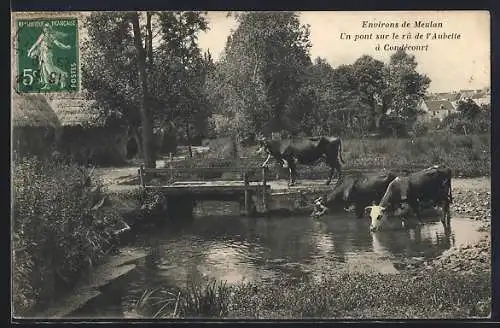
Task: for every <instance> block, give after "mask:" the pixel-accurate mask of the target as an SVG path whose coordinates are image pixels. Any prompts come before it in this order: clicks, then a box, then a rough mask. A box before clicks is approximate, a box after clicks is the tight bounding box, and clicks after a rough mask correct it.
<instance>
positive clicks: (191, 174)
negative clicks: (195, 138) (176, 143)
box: [138, 165, 269, 186]
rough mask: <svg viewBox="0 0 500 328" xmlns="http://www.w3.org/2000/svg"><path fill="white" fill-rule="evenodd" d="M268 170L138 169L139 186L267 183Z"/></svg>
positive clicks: (210, 168)
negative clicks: (197, 183)
mask: <svg viewBox="0 0 500 328" xmlns="http://www.w3.org/2000/svg"><path fill="white" fill-rule="evenodd" d="M268 171H269V169H268V168H267V167H266V168H262V167H251V168H249V167H166V168H157V169H156V168H155V169H151V168H144V166H142V165H141V167H140V168H139V169H138V175H139V180H140V184H141V185H142V186H146V185H169V184H173V183H175V182H183V181H239V182H241V183H242V184H243V183H245V182H246V183H250V182H263V181H267V180H268V179H267V176H268V175H269V173H268Z"/></svg>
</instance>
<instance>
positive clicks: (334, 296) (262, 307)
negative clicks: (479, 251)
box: [140, 270, 491, 319]
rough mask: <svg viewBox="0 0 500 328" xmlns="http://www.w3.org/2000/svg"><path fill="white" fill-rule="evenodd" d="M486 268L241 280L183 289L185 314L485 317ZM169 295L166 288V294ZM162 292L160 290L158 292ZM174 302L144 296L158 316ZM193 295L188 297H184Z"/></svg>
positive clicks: (145, 303) (488, 292)
mask: <svg viewBox="0 0 500 328" xmlns="http://www.w3.org/2000/svg"><path fill="white" fill-rule="evenodd" d="M490 289H491V284H490V278H489V273H488V272H482V273H479V274H462V273H456V272H451V271H437V270H431V271H430V272H426V273H425V274H421V275H419V276H410V275H409V274H406V273H401V274H379V273H375V272H363V273H360V272H348V271H344V272H338V273H333V274H331V275H330V276H328V277H326V278H324V279H322V280H321V281H315V280H312V279H303V280H302V281H300V282H291V281H288V280H281V281H279V282H277V283H276V282H275V283H272V284H264V283H263V284H260V285H256V284H252V283H241V284H239V285H235V286H229V287H228V286H224V285H219V286H217V285H216V284H215V283H210V284H207V285H205V287H201V288H200V289H199V290H200V291H201V292H198V293H191V292H190V291H189V289H187V290H186V291H180V292H179V295H185V296H184V298H183V299H184V302H183V303H182V302H181V303H180V304H182V306H180V308H181V310H180V311H179V312H177V315H178V316H181V317H225V318H248V319H262V318H267V319H272V318H282V319H283V318H292V319H300V318H348V317H352V318H376V317H378V318H452V317H460V318H466V317H471V316H487V315H488V314H489V310H490V309H489V306H488V305H489V304H491V290H490ZM164 293H165V292H164ZM158 295H159V294H158ZM169 295H170V296H169V297H170V298H169V299H168V302H170V303H169V304H170V305H169V306H168V307H165V306H162V305H161V304H163V305H164V304H166V303H167V300H164V302H163V303H161V302H160V303H158V302H159V300H158V298H154V297H151V296H150V297H149V299H144V298H143V299H142V302H141V308H140V311H142V313H143V315H145V316H150V315H148V313H147V311H145V309H147V308H150V311H149V313H156V314H155V317H171V316H172V313H173V308H174V307H175V302H174V299H175V297H174V296H175V293H173V292H171V293H170V294H169ZM186 295H190V296H186Z"/></svg>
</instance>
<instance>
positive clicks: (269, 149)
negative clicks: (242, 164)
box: [257, 137, 344, 185]
mask: <svg viewBox="0 0 500 328" xmlns="http://www.w3.org/2000/svg"><path fill="white" fill-rule="evenodd" d="M258 142H259V149H258V150H257V153H262V152H265V153H267V159H266V160H265V161H264V163H263V164H262V166H266V165H267V164H268V163H269V160H270V159H271V157H274V159H275V160H276V161H277V162H278V164H279V165H280V167H283V166H285V165H287V166H288V171H289V172H290V177H289V185H294V184H295V182H296V178H297V164H304V165H315V164H316V163H318V162H319V160H324V161H325V162H326V163H327V164H328V166H330V172H329V175H328V179H327V181H326V184H327V185H328V184H330V183H331V181H332V178H333V173H334V172H335V170H336V171H337V172H338V179H339V181H340V179H341V164H344V160H343V159H342V141H341V139H340V138H337V137H311V138H304V139H299V140H267V139H265V138H260V139H259V140H258Z"/></svg>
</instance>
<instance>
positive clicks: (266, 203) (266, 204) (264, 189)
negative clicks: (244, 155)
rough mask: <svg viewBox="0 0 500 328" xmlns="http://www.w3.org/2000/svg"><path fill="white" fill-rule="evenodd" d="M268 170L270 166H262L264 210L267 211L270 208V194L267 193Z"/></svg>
mask: <svg viewBox="0 0 500 328" xmlns="http://www.w3.org/2000/svg"><path fill="white" fill-rule="evenodd" d="M267 172H268V167H267V166H264V167H262V205H263V207H264V211H265V212H267V211H268V210H269V208H268V195H267Z"/></svg>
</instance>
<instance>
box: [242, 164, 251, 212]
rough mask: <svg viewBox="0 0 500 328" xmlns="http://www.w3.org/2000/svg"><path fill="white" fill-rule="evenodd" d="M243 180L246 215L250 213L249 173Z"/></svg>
mask: <svg viewBox="0 0 500 328" xmlns="http://www.w3.org/2000/svg"><path fill="white" fill-rule="evenodd" d="M243 180H244V183H245V215H248V214H249V213H250V208H249V207H250V192H249V191H248V187H249V186H250V181H249V178H248V172H245V173H244V174H243Z"/></svg>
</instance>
